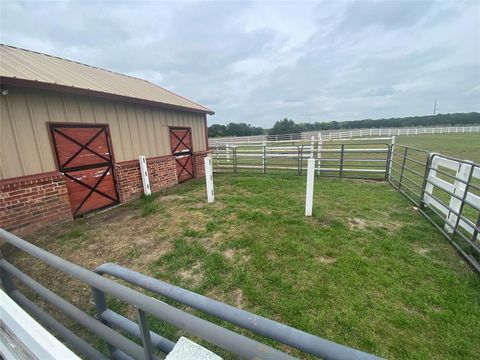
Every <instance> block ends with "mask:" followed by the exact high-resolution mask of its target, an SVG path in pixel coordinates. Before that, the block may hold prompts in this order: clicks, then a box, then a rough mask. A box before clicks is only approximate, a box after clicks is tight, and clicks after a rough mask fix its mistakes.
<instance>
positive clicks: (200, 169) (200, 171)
mask: <svg viewBox="0 0 480 360" xmlns="http://www.w3.org/2000/svg"><path fill="white" fill-rule="evenodd" d="M207 155H208V151H199V152H196V153H194V154H193V164H194V166H195V177H196V178H201V177H205V162H204V160H203V159H204V158H205V157H206V156H207Z"/></svg>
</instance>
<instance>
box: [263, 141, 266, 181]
mask: <svg viewBox="0 0 480 360" xmlns="http://www.w3.org/2000/svg"><path fill="white" fill-rule="evenodd" d="M262 150H263V151H262V169H263V170H262V171H263V173H264V174H265V170H266V166H265V165H266V164H265V161H266V157H267V143H266V142H265V141H264V142H263V149H262Z"/></svg>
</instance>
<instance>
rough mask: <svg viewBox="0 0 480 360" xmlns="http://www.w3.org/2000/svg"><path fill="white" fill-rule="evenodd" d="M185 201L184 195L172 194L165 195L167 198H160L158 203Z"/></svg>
mask: <svg viewBox="0 0 480 360" xmlns="http://www.w3.org/2000/svg"><path fill="white" fill-rule="evenodd" d="M183 199H185V196H183V195H175V194H170V195H165V196H160V197H159V198H158V201H160V202H174V201H179V200H183Z"/></svg>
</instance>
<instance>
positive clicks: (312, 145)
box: [310, 136, 315, 159]
mask: <svg viewBox="0 0 480 360" xmlns="http://www.w3.org/2000/svg"><path fill="white" fill-rule="evenodd" d="M314 149H315V136H312V138H311V140H310V159H313V150H314Z"/></svg>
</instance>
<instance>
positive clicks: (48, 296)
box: [0, 259, 144, 359]
mask: <svg viewBox="0 0 480 360" xmlns="http://www.w3.org/2000/svg"><path fill="white" fill-rule="evenodd" d="M0 267H1V268H2V269H3V270H5V271H7V272H8V273H10V274H12V275H13V276H14V277H15V278H17V279H18V280H19V281H21V282H22V283H23V284H25V285H26V286H27V287H29V288H30V289H32V290H33V291H35V293H37V294H38V295H40V296H41V297H42V298H44V299H45V300H47V301H48V302H49V303H51V304H52V305H54V306H55V307H56V308H58V309H60V310H61V311H63V312H64V313H65V314H67V315H68V316H70V317H71V318H72V319H74V320H75V321H77V322H78V323H79V324H80V325H82V326H85V327H86V328H87V329H89V330H91V331H92V332H93V333H94V334H96V335H98V336H100V337H101V338H102V339H105V341H107V342H108V343H110V344H113V345H114V346H115V347H117V348H119V349H121V350H122V351H123V352H125V353H126V354H128V355H130V356H132V357H134V358H136V359H142V358H143V357H144V352H143V348H142V347H141V346H139V345H137V344H135V343H134V342H132V341H130V340H128V339H127V338H125V337H123V336H122V335H120V334H119V333H117V332H116V331H115V330H113V329H111V328H109V327H108V326H106V325H105V324H102V323H101V322H100V321H98V320H97V319H94V318H93V317H91V316H89V315H88V314H86V313H85V312H83V311H82V310H80V309H79V308H77V307H76V306H75V305H72V304H71V303H69V302H68V301H67V300H65V299H64V298H62V297H60V296H58V295H57V294H55V293H54V292H52V291H50V290H49V289H47V288H46V287H44V286H43V285H42V284H40V283H38V282H37V281H35V280H33V279H32V278H31V277H29V276H28V275H26V274H25V273H23V272H22V271H20V270H19V269H17V268H16V267H15V266H13V265H12V264H10V263H9V262H8V261H6V260H5V259H2V260H0Z"/></svg>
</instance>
